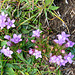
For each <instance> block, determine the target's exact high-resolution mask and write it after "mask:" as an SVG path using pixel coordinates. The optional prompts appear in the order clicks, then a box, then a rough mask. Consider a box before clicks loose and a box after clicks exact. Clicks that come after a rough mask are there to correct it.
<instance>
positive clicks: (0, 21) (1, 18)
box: [0, 12, 8, 29]
mask: <svg viewBox="0 0 75 75" xmlns="http://www.w3.org/2000/svg"><path fill="white" fill-rule="evenodd" d="M7 15H8V14H6V15H5V14H4V12H2V13H1V15H0V28H1V29H3V28H4V27H5V26H6V23H5V21H6V17H7Z"/></svg>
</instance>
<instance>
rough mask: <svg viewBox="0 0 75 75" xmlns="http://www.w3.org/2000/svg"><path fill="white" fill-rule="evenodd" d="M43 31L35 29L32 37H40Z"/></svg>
mask: <svg viewBox="0 0 75 75" xmlns="http://www.w3.org/2000/svg"><path fill="white" fill-rule="evenodd" d="M41 32H42V31H40V30H39V29H38V30H35V31H33V35H32V37H40V33H41Z"/></svg>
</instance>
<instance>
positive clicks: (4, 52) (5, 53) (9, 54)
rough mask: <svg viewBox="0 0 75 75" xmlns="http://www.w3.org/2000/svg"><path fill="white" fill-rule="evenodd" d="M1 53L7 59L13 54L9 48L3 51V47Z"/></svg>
mask: <svg viewBox="0 0 75 75" xmlns="http://www.w3.org/2000/svg"><path fill="white" fill-rule="evenodd" d="M1 53H3V54H4V55H5V56H7V57H9V58H12V56H11V54H13V51H11V50H10V49H9V47H7V48H6V49H5V45H4V46H3V49H1Z"/></svg>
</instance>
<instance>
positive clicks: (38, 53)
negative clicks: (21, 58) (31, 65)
mask: <svg viewBox="0 0 75 75" xmlns="http://www.w3.org/2000/svg"><path fill="white" fill-rule="evenodd" d="M33 55H34V56H35V57H36V59H37V58H42V55H41V51H38V50H35V52H34V53H33Z"/></svg>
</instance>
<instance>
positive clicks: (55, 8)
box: [49, 6, 59, 10]
mask: <svg viewBox="0 0 75 75" xmlns="http://www.w3.org/2000/svg"><path fill="white" fill-rule="evenodd" d="M58 8H59V7H56V6H50V7H49V9H50V10H57V9H58Z"/></svg>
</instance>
